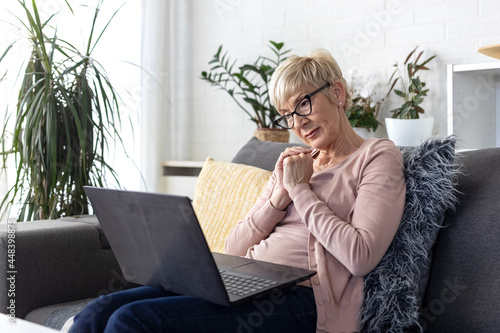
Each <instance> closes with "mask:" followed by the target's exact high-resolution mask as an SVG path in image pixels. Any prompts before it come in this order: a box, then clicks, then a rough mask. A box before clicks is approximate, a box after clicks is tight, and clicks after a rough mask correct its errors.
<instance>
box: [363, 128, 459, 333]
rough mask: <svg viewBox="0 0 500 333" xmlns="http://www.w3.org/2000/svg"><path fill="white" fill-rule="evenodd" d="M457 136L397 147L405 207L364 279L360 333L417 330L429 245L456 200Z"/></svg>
mask: <svg viewBox="0 0 500 333" xmlns="http://www.w3.org/2000/svg"><path fill="white" fill-rule="evenodd" d="M455 142H456V139H455V137H448V138H445V139H443V140H438V139H436V140H430V141H427V142H425V143H423V144H422V145H421V146H418V147H404V148H401V153H402V154H403V159H404V164H405V177H406V206H405V210H404V213H403V218H402V220H401V225H400V227H399V230H398V232H397V233H396V236H395V238H394V240H393V242H392V244H391V246H390V248H389V250H388V251H387V253H386V254H385V256H384V257H383V259H382V261H381V262H380V264H379V265H378V266H377V267H376V268H375V269H374V270H373V271H372V272H371V273H370V274H368V276H366V278H365V283H364V295H365V297H364V301H363V305H362V309H361V327H362V332H406V331H409V330H419V331H421V327H420V325H419V323H418V317H419V305H420V301H421V298H422V296H423V294H424V293H425V287H426V286H427V281H428V279H429V268H428V267H429V266H430V261H431V257H432V253H431V251H432V246H433V244H434V242H435V240H436V237H437V234H438V231H439V228H440V227H441V223H442V221H443V217H444V214H445V212H446V211H447V210H448V209H453V208H454V206H455V204H456V202H457V199H456V190H455V183H456V178H457V175H458V172H459V171H458V167H457V165H456V163H455Z"/></svg>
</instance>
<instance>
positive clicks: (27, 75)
mask: <svg viewBox="0 0 500 333" xmlns="http://www.w3.org/2000/svg"><path fill="white" fill-rule="evenodd" d="M18 2H19V4H20V5H21V6H22V7H23V9H24V13H25V14H26V17H25V19H24V20H23V19H21V18H19V17H18V18H17V19H18V20H19V21H20V22H21V24H22V27H23V29H26V31H27V35H28V36H27V37H28V40H29V42H30V45H31V53H30V55H29V60H28V61H27V63H26V64H25V68H24V71H20V73H21V74H20V75H21V77H20V78H21V80H22V84H21V88H20V90H19V95H18V98H17V103H16V105H15V115H14V117H12V118H13V119H14V120H15V124H14V126H13V130H11V128H12V126H10V125H9V124H8V120H7V121H6V123H5V124H4V128H3V133H2V145H1V146H2V148H3V149H2V150H3V152H2V156H3V162H4V166H5V165H6V161H7V159H8V158H9V157H10V156H12V158H14V159H15V167H16V179H15V183H14V184H13V185H12V187H11V188H10V189H9V191H8V193H7V195H6V196H5V198H3V199H2V201H1V202H0V210H2V211H3V212H4V213H6V212H8V211H9V210H10V208H11V207H13V206H16V207H19V212H18V220H20V221H24V220H38V219H53V218H59V217H61V216H69V215H80V214H88V212H89V207H88V201H87V197H86V195H85V192H84V190H83V186H85V185H95V186H104V185H105V184H106V183H107V181H106V178H107V177H108V176H111V177H112V178H114V180H115V181H116V182H117V183H118V180H117V175H116V173H115V171H114V170H113V169H112V168H111V167H110V165H109V164H108V163H107V162H106V160H105V156H106V154H107V149H108V143H109V142H110V141H111V144H112V145H115V144H116V143H120V142H121V138H120V134H119V131H118V129H119V126H120V114H119V98H118V96H117V93H116V91H115V89H114V88H113V86H112V84H111V82H110V80H109V78H108V77H107V75H106V72H105V70H104V69H103V68H102V67H101V65H100V64H99V62H97V60H95V59H93V58H92V57H91V55H92V51H93V50H94V49H95V47H96V45H97V43H98V42H99V40H100V38H101V36H102V34H103V33H104V31H105V30H106V28H107V26H108V25H109V23H110V22H111V20H112V18H113V17H114V15H116V12H118V10H117V11H116V12H115V13H114V14H113V16H112V17H111V19H110V20H109V21H108V22H107V24H106V25H105V27H104V28H103V30H102V31H100V32H98V31H96V29H95V28H96V22H97V21H98V14H99V12H100V8H101V5H102V2H103V0H98V1H97V7H96V8H95V13H94V17H93V21H92V25H91V30H90V35H89V37H88V40H87V41H86V49H85V50H84V52H80V51H79V50H78V49H77V48H76V47H74V46H73V45H72V44H70V43H69V42H67V41H64V40H61V39H59V38H58V37H57V34H56V31H55V29H53V28H51V27H50V21H51V19H52V18H53V17H54V15H51V16H50V17H49V18H48V19H47V20H45V21H42V19H41V18H40V15H39V11H38V8H37V4H36V1H35V0H32V1H31V6H28V5H27V4H26V2H25V1H24V0H18ZM66 4H67V6H68V7H69V9H70V10H71V12H73V9H72V8H71V7H70V5H69V3H68V2H66ZM30 7H31V8H30ZM52 36H53V37H52ZM9 48H10V46H9ZM8 50H9V49H7V50H6V51H5V52H4V54H3V56H2V58H3V57H5V56H6V53H7V52H8ZM7 119H9V117H7ZM7 136H9V138H8V141H9V142H8V143H7V140H6V137H7Z"/></svg>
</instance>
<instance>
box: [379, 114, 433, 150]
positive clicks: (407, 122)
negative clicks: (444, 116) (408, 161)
mask: <svg viewBox="0 0 500 333" xmlns="http://www.w3.org/2000/svg"><path fill="white" fill-rule="evenodd" d="M385 126H386V129H387V135H388V136H389V139H390V140H392V141H393V142H394V143H395V144H396V146H419V145H420V144H421V143H422V142H424V141H425V140H427V139H429V138H430V137H431V136H432V128H433V126H434V118H432V117H430V118H420V119H394V118H385Z"/></svg>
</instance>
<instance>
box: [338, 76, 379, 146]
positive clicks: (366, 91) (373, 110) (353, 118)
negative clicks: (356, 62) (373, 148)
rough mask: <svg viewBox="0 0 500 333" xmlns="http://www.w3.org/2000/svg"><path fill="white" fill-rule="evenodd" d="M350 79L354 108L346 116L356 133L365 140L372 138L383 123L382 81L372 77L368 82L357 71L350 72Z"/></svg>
mask: <svg viewBox="0 0 500 333" xmlns="http://www.w3.org/2000/svg"><path fill="white" fill-rule="evenodd" d="M348 78H349V79H350V82H351V84H350V85H349V92H350V94H351V99H352V106H351V107H350V108H349V110H347V112H346V115H347V119H348V120H349V123H350V124H351V126H352V127H353V129H354V131H355V132H356V133H357V134H358V135H359V136H361V137H362V138H364V139H368V138H371V137H373V136H374V135H375V131H376V130H377V128H378V126H379V125H381V123H380V122H379V121H378V119H377V117H378V113H379V111H380V106H381V105H382V102H383V101H384V99H383V97H382V96H380V95H381V93H380V84H381V80H380V78H379V77H378V76H375V75H370V76H369V77H368V78H367V79H366V81H365V80H364V79H363V78H362V77H360V76H359V75H358V73H357V70H355V69H353V70H350V71H349V73H348Z"/></svg>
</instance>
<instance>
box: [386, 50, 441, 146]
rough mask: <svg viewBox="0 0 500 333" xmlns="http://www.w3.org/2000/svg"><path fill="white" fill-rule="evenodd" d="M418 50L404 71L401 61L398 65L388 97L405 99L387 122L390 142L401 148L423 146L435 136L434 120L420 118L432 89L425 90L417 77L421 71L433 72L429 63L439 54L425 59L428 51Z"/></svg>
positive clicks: (412, 52) (410, 56) (407, 58)
mask: <svg viewBox="0 0 500 333" xmlns="http://www.w3.org/2000/svg"><path fill="white" fill-rule="evenodd" d="M417 48H418V46H417V47H415V49H413V51H411V52H410V54H408V56H407V57H406V60H405V62H404V63H403V68H400V66H399V64H398V63H397V62H396V63H395V64H394V67H396V69H395V70H394V72H393V73H392V75H391V78H390V79H389V83H388V85H389V86H390V88H389V91H388V92H387V96H389V94H390V93H391V92H394V93H395V94H396V95H397V96H399V97H401V98H403V99H404V102H403V104H401V105H400V106H399V107H398V108H396V109H394V110H392V111H391V113H392V118H386V119H385V123H386V127H387V134H388V136H389V139H391V140H392V141H394V143H396V145H398V146H415V145H419V144H420V143H421V142H422V141H423V140H425V139H427V138H429V137H430V136H431V135H432V127H433V125H434V118H432V117H428V118H420V115H422V114H423V113H424V112H425V111H424V109H423V108H422V106H421V104H422V102H423V101H424V97H425V96H427V93H428V92H429V89H426V88H425V86H426V84H425V82H423V81H421V80H420V77H419V76H418V75H417V74H418V73H419V71H424V70H429V68H428V67H427V64H428V63H429V62H430V61H431V60H432V59H434V58H435V57H436V56H437V55H433V56H431V57H429V58H427V59H425V60H421V57H422V54H423V53H424V51H420V52H419V53H418V54H417V53H416V51H417ZM419 60H421V62H420V63H419ZM397 84H398V87H397V88H396V85H397ZM398 88H399V89H398Z"/></svg>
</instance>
